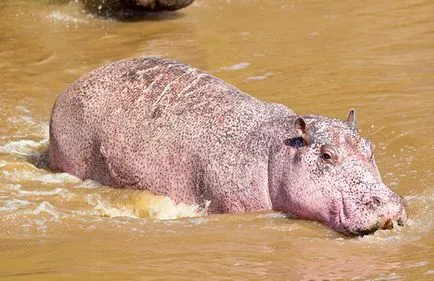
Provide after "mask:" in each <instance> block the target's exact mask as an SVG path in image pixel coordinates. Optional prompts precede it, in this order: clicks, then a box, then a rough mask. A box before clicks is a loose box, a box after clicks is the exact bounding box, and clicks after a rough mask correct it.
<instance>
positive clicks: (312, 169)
mask: <svg viewBox="0 0 434 281" xmlns="http://www.w3.org/2000/svg"><path fill="white" fill-rule="evenodd" d="M294 128H295V130H296V131H297V133H298V135H299V138H296V139H292V142H289V143H288V146H290V147H291V148H290V151H291V154H292V157H290V158H291V159H292V160H291V161H292V162H291V163H289V165H288V166H289V167H290V168H285V169H284V172H283V179H282V181H281V182H280V191H279V197H280V198H281V199H283V200H281V201H280V203H279V205H280V207H279V209H281V210H282V211H286V212H288V213H291V214H294V215H296V216H298V217H300V218H306V219H314V220H318V221H321V222H323V223H325V224H327V225H328V226H330V227H331V228H333V229H335V230H337V231H339V232H341V233H344V234H347V235H364V234H369V233H372V232H374V231H376V230H377V229H390V228H392V227H393V223H394V222H396V223H397V224H399V225H403V224H404V222H405V221H406V219H407V215H406V212H405V209H404V202H403V200H402V199H401V198H400V197H399V196H398V195H397V194H395V193H394V192H392V191H391V190H390V189H389V188H388V187H387V186H386V185H385V184H384V183H383V182H382V180H381V176H380V173H379V171H378V168H377V165H376V164H375V160H374V153H373V149H374V145H373V144H372V143H371V142H370V141H369V140H367V139H364V138H362V137H360V135H359V133H358V131H357V128H356V117H355V111H354V110H351V111H350V113H349V115H348V118H347V120H346V121H341V120H337V119H329V118H326V117H322V116H302V117H299V118H297V119H296V120H295V122H294Z"/></svg>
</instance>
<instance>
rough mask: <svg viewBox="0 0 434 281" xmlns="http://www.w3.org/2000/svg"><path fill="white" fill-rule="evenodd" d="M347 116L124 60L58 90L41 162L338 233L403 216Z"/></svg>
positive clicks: (159, 62)
mask: <svg viewBox="0 0 434 281" xmlns="http://www.w3.org/2000/svg"><path fill="white" fill-rule="evenodd" d="M354 118H355V117H354V114H353V112H351V114H350V116H349V120H348V121H345V122H344V121H340V120H337V119H329V118H326V117H323V116H303V117H302V118H300V117H299V116H297V115H296V114H295V113H294V112H292V111H291V110H290V109H288V108H287V107H285V106H283V105H279V104H272V103H265V102H263V101H260V100H258V99H256V98H253V97H251V96H249V95H247V94H245V93H243V92H241V91H239V90H238V89H236V88H234V87H232V86H230V85H228V84H226V83H225V82H223V81H222V80H219V79H217V78H215V77H213V76H211V75H209V74H206V73H203V72H200V71H199V70H197V69H195V68H192V67H190V66H187V65H184V64H181V63H177V62H174V61H170V60H165V59H158V58H145V59H137V60H126V61H121V62H117V63H113V64H110V65H107V66H103V67H101V68H99V69H96V70H94V71H92V72H90V73H89V74H88V75H86V76H84V77H82V78H80V79H78V80H77V81H76V82H75V83H73V84H72V85H71V86H70V87H69V88H68V89H67V90H66V91H65V92H64V93H63V94H61V95H60V96H59V97H58V99H57V101H56V104H55V106H54V108H53V112H52V117H51V122H50V145H49V155H50V166H51V167H52V168H53V169H56V170H61V171H66V172H69V173H71V174H74V175H76V176H78V177H80V178H82V179H93V180H96V181H99V182H101V183H102V184H105V185H109V186H113V187H119V188H134V189H146V190H149V191H151V192H153V193H155V194H159V195H167V196H169V197H171V198H172V199H173V200H175V201H176V202H183V203H187V204H198V205H200V206H204V205H205V204H206V202H207V201H210V205H209V211H211V212H218V213H221V212H245V211H259V210H271V209H274V210H279V211H283V212H286V213H290V214H293V215H296V216H298V217H301V218H307V219H314V220H318V221H321V222H324V223H326V224H327V225H329V226H330V227H332V228H334V229H335V230H337V231H340V232H342V233H346V234H364V233H368V232H372V231H373V230H375V229H378V228H385V227H386V228H389V227H390V226H391V222H392V221H398V222H400V223H401V224H402V223H403V222H404V221H405V219H406V215H405V211H404V209H403V206H402V200H401V199H400V198H399V197H398V196H397V195H396V194H394V193H393V192H392V191H390V190H389V189H388V188H387V187H386V186H385V185H384V184H383V183H382V182H381V178H380V176H379V173H378V170H377V168H376V166H375V162H374V160H373V158H372V151H371V147H370V143H369V141H367V140H365V139H363V138H361V137H360V136H359V135H358V133H357V130H356V129H355V126H354V125H355V119H354ZM329 156H330V157H329Z"/></svg>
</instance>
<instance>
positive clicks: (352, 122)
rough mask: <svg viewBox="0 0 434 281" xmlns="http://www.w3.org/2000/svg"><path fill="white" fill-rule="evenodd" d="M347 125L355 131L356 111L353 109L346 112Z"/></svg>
mask: <svg viewBox="0 0 434 281" xmlns="http://www.w3.org/2000/svg"><path fill="white" fill-rule="evenodd" d="M347 123H348V125H349V126H350V127H351V128H353V129H355V130H357V119H356V110H355V109H354V108H351V109H350V112H348V117H347Z"/></svg>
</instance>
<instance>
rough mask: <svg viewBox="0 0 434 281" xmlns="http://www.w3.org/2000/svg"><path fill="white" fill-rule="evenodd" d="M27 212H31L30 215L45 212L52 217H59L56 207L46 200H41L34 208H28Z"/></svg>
mask: <svg viewBox="0 0 434 281" xmlns="http://www.w3.org/2000/svg"><path fill="white" fill-rule="evenodd" d="M27 213H29V214H32V215H39V214H41V213H46V214H49V215H51V216H52V219H58V218H59V212H58V211H56V208H55V207H54V206H53V205H51V204H50V203H49V202H47V201H43V202H41V203H39V204H38V206H37V207H36V208H35V209H33V210H29V211H28V212H27Z"/></svg>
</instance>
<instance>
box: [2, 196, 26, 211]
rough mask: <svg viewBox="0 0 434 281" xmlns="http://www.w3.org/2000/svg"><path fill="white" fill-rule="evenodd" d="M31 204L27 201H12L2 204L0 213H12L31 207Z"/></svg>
mask: <svg viewBox="0 0 434 281" xmlns="http://www.w3.org/2000/svg"><path fill="white" fill-rule="evenodd" d="M30 204H31V202H29V201H26V200H19V199H12V200H7V201H5V202H0V212H11V211H15V210H17V209H20V208H23V207H25V206H27V205H30Z"/></svg>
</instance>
